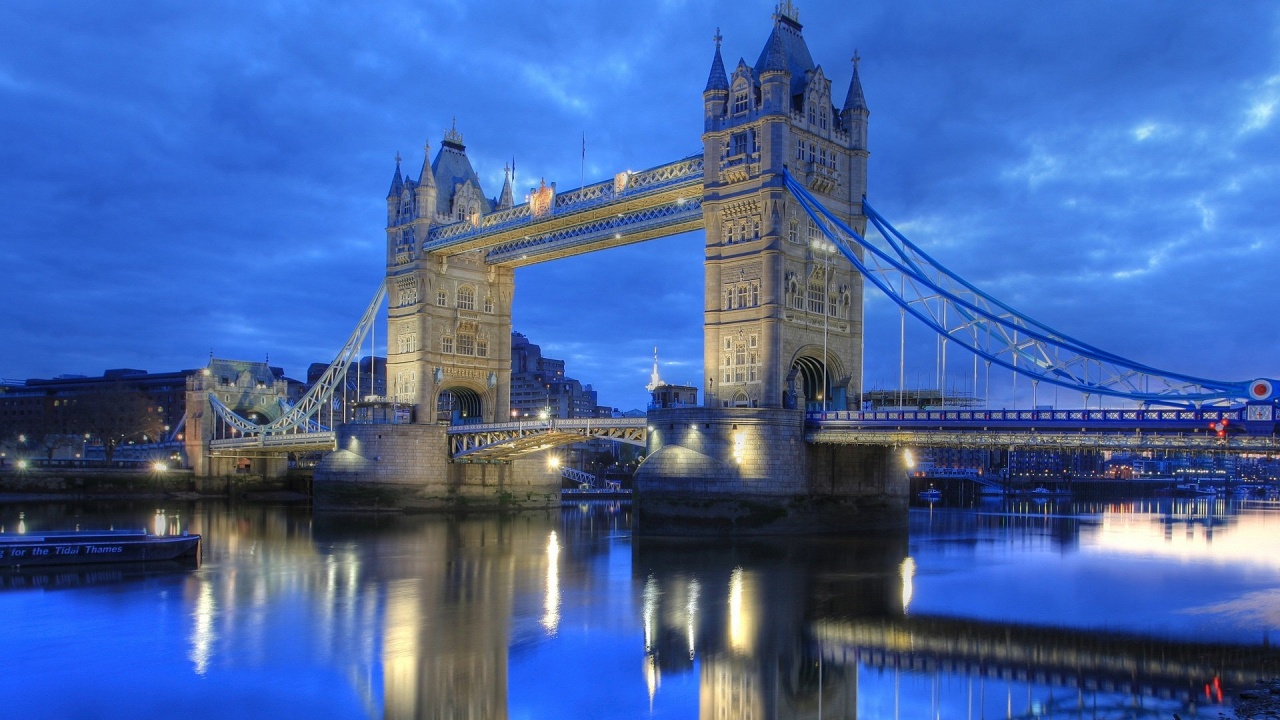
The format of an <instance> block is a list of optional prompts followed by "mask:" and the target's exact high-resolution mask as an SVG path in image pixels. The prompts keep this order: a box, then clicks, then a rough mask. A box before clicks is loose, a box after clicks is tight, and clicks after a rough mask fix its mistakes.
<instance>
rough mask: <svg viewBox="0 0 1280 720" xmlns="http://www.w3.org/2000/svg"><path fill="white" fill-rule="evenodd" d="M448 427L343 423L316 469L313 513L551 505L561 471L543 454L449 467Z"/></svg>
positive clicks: (555, 498) (557, 492) (556, 501)
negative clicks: (332, 447) (333, 447)
mask: <svg viewBox="0 0 1280 720" xmlns="http://www.w3.org/2000/svg"><path fill="white" fill-rule="evenodd" d="M447 431H448V428H447V427H445V426H443V425H435V424H430V425H426V424H411V425H344V426H342V427H340V428H339V429H338V450H337V451H336V452H333V453H330V454H328V455H326V456H325V458H324V460H323V461H321V463H320V464H319V465H317V466H316V469H315V474H314V482H313V484H312V492H313V498H314V500H313V502H314V504H315V507H316V508H317V509H329V510H332V509H341V510H523V509H532V508H545V507H558V506H559V504H560V472H559V470H558V469H557V468H554V467H552V466H551V465H550V464H549V463H548V462H547V459H546V458H545V457H544V456H543V455H542V454H537V455H532V456H530V457H529V458H528V459H526V460H519V461H516V462H513V463H454V462H450V460H449V439H448V436H447V435H446V433H447Z"/></svg>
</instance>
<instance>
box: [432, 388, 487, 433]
mask: <svg viewBox="0 0 1280 720" xmlns="http://www.w3.org/2000/svg"><path fill="white" fill-rule="evenodd" d="M484 396H485V393H484V391H483V390H477V389H476V388H474V387H470V386H468V385H465V384H455V385H446V386H444V387H442V388H441V389H440V392H439V394H437V395H436V403H435V404H436V422H438V423H441V424H444V425H470V424H474V423H479V422H484V405H485V399H484Z"/></svg>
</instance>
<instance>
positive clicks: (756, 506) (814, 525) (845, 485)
mask: <svg viewBox="0 0 1280 720" xmlns="http://www.w3.org/2000/svg"><path fill="white" fill-rule="evenodd" d="M635 504H636V515H637V526H636V527H637V532H638V533H641V534H652V535H677V534H693V535H697V534H717V535H718V534H800V533H842V534H863V533H877V532H885V531H889V530H901V529H903V528H905V527H906V524H907V468H906V462H905V457H904V454H903V452H902V451H901V450H899V449H894V448H888V447H859V446H835V445H813V444H807V443H805V441H804V413H803V412H801V411H799V410H778V409H763V408H673V409H661V410H652V411H650V412H649V454H648V457H647V458H646V459H645V461H644V463H643V464H641V466H640V469H639V470H638V471H637V473H636V477H635Z"/></svg>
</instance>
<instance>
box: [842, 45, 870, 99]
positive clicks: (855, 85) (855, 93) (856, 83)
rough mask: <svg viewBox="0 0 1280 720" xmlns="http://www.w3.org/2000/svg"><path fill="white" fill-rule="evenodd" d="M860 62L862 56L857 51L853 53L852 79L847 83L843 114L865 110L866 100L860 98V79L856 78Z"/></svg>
mask: <svg viewBox="0 0 1280 720" xmlns="http://www.w3.org/2000/svg"><path fill="white" fill-rule="evenodd" d="M861 62H862V56H861V55H859V54H858V51H857V50H854V51H853V79H852V80H850V81H849V93H848V94H847V95H845V96H844V107H843V108H842V110H843V111H844V112H846V113H847V112H849V111H851V110H866V109H867V100H866V98H864V97H863V96H862V79H861V78H859V77H858V65H859V64H860V63H861Z"/></svg>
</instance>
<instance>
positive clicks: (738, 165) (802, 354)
mask: <svg viewBox="0 0 1280 720" xmlns="http://www.w3.org/2000/svg"><path fill="white" fill-rule="evenodd" d="M703 101H704V108H705V128H706V131H705V133H704V134H703V136H702V141H703V161H704V162H703V167H704V199H703V205H702V207H703V213H704V216H705V218H706V293H705V309H706V314H705V327H704V333H705V334H704V369H705V376H706V384H705V388H704V397H705V398H706V404H707V405H709V406H717V407H767V408H803V407H805V404H806V403H808V404H809V406H810V407H821V406H822V403H823V402H824V401H825V402H826V403H827V405H826V406H827V407H828V408H829V409H841V410H842V409H845V408H846V403H847V398H849V397H854V396H856V395H857V393H858V391H859V390H860V384H861V377H862V278H861V276H860V275H859V274H858V273H857V272H855V271H854V270H853V269H852V268H851V267H850V266H849V264H848V263H847V262H846V261H845V260H844V259H843V258H841V257H839V256H838V255H834V254H832V250H833V248H832V247H831V246H830V244H829V243H828V242H827V241H826V239H825V238H824V237H823V236H822V234H821V232H820V231H819V230H818V229H817V227H816V226H815V225H814V224H813V223H812V222H810V220H809V218H808V216H807V215H806V214H805V213H804V211H803V210H802V209H801V208H800V207H799V206H798V204H797V203H796V202H795V200H793V199H791V197H790V194H789V193H788V192H787V190H786V188H785V186H784V181H783V175H782V173H783V171H784V169H786V170H790V172H791V174H792V175H793V176H795V177H796V178H797V179H798V180H799V181H800V182H803V183H805V184H806V185H807V186H808V188H809V190H810V192H812V193H813V194H814V195H815V196H816V197H818V198H820V199H821V200H822V201H823V203H824V205H826V206H827V207H828V208H830V209H831V210H832V211H833V212H834V213H836V214H837V215H839V216H840V217H841V219H843V220H844V221H845V222H847V223H848V224H849V225H850V226H851V227H853V228H855V229H856V230H858V231H859V232H862V231H863V229H864V228H865V226H866V218H865V216H863V215H862V198H863V196H864V195H865V193H866V173H867V155H868V152H867V116H868V111H867V108H866V103H865V102H863V100H862V87H861V82H860V80H859V78H858V72H857V67H856V61H855V67H854V74H853V80H852V82H851V83H850V86H849V92H848V95H847V98H846V100H845V104H844V107H843V109H841V108H837V107H835V106H834V105H833V104H832V100H831V81H830V80H828V79H827V78H826V76H825V74H824V73H823V70H822V68H821V67H820V66H815V65H814V64H813V60H812V58H811V57H810V55H809V50H808V47H807V46H806V45H805V41H804V37H803V35H802V34H801V25H800V23H799V20H798V14H797V13H796V11H795V9H794V7H792V6H791V4H790V3H784V4H783V5H780V6H779V9H778V12H777V13H776V14H775V15H774V27H773V32H772V33H771V34H770V36H769V40H768V41H767V42H766V43H765V48H764V50H763V51H762V52H761V54H760V58H759V59H758V60H757V62H756V64H755V66H754V67H753V66H750V65H747V64H746V62H745V61H743V60H739V61H738V64H737V67H736V68H735V69H734V71H733V73H732V75H728V74H726V72H725V68H724V62H723V59H722V58H721V55H720V38H718V37H717V39H716V51H715V56H714V58H713V60H712V66H711V73H710V76H709V78H708V81H707V87H706V90H705V91H704V93H703Z"/></svg>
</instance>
